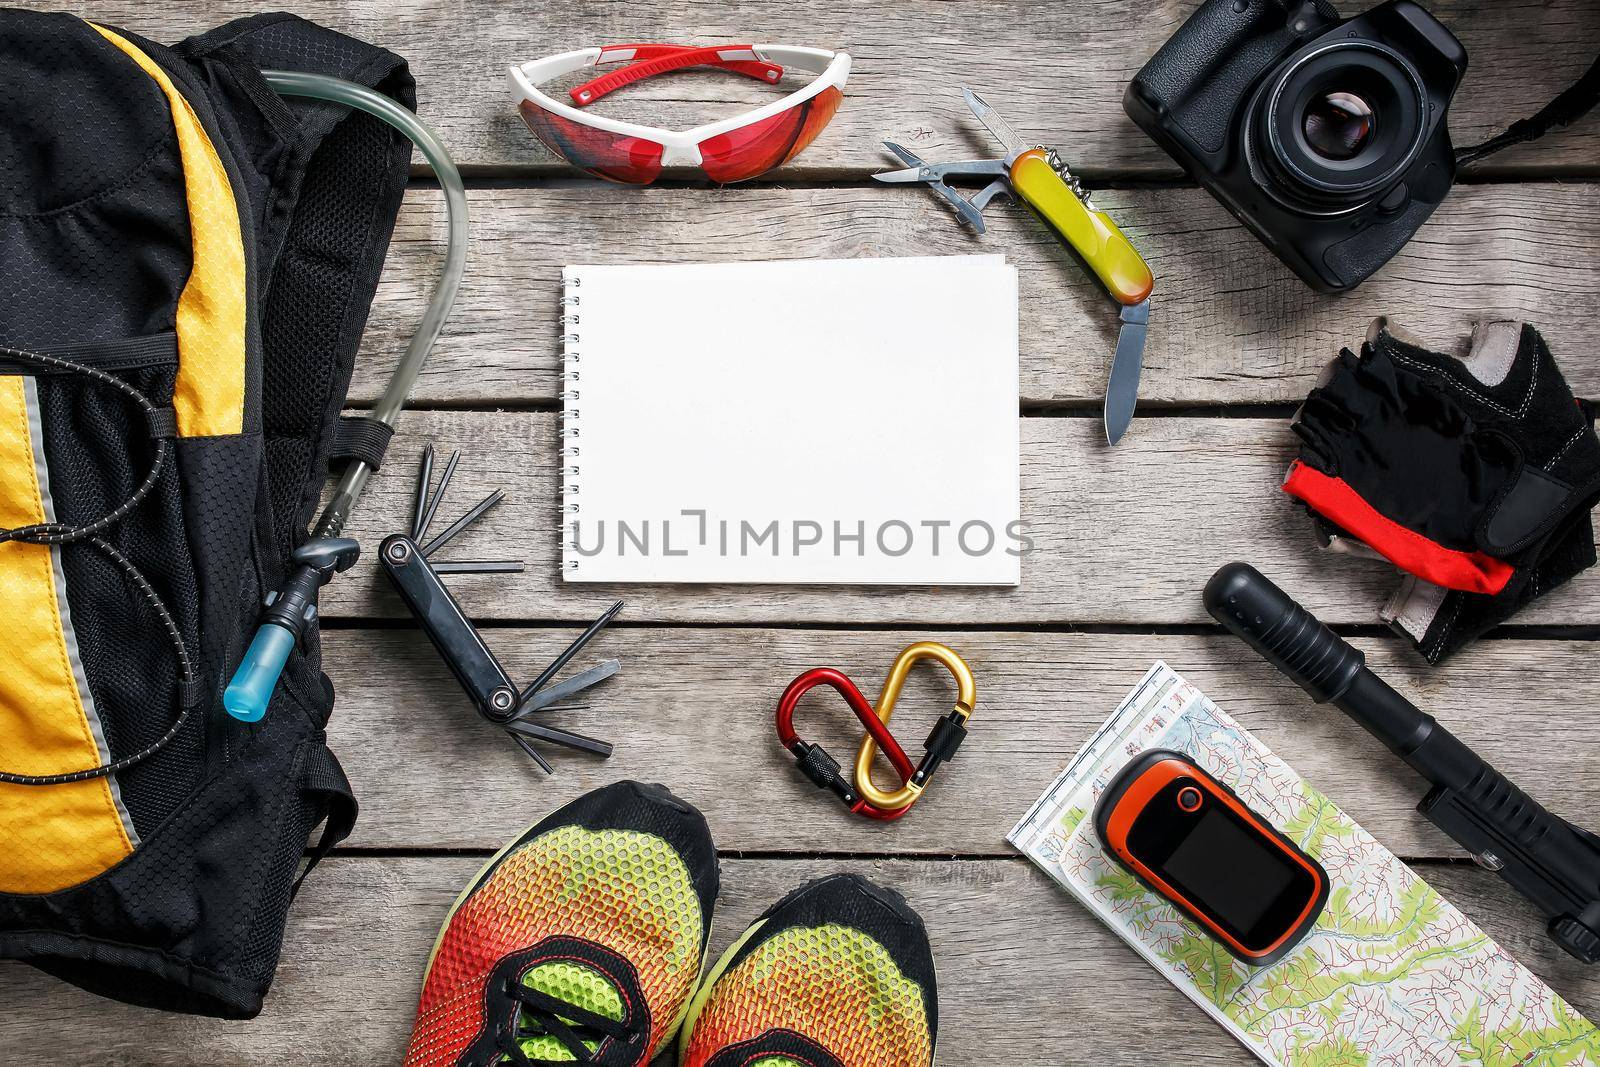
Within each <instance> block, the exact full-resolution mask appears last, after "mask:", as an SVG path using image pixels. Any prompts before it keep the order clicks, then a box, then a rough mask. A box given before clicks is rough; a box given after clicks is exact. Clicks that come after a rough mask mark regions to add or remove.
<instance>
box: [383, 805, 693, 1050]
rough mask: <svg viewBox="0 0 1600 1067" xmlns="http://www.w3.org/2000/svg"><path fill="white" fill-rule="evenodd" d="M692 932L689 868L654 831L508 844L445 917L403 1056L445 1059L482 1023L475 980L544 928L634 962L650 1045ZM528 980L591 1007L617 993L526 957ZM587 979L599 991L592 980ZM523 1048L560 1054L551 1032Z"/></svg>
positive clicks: (567, 833) (566, 829) (668, 1014)
mask: <svg viewBox="0 0 1600 1067" xmlns="http://www.w3.org/2000/svg"><path fill="white" fill-rule="evenodd" d="M702 935H703V925H702V917H701V907H700V898H699V896H698V895H697V893H696V891H695V886H694V882H693V879H692V877H691V875H690V872H689V869H688V867H687V866H686V865H685V863H684V860H683V858H682V857H681V856H680V855H679V854H678V852H677V850H676V849H674V848H673V847H672V846H671V845H670V844H668V843H667V842H666V841H664V840H663V839H662V838H660V837H657V836H655V835H653V834H647V833H640V832H637V831H630V830H613V829H603V830H588V829H585V828H584V827H582V826H578V825H575V824H568V825H561V826H557V827H554V828H552V829H551V830H549V831H548V832H545V833H543V834H540V835H538V836H537V837H534V838H533V839H531V840H529V841H527V842H526V843H524V844H522V845H520V846H518V847H517V848H516V849H514V850H513V851H512V852H510V853H508V854H507V855H506V856H505V857H504V858H503V859H502V860H501V861H500V863H499V864H498V865H497V866H496V867H495V869H494V871H493V872H492V874H490V876H489V877H488V878H487V879H486V880H485V881H484V882H483V884H481V885H479V886H478V887H477V888H476V889H474V890H472V891H471V892H470V893H469V894H468V895H467V897H466V898H465V899H464V900H463V901H462V902H461V904H460V906H459V907H458V908H457V910H456V912H455V914H454V915H453V916H452V917H451V919H450V920H449V922H448V924H447V926H446V929H445V932H444V934H443V935H442V937H441V939H440V943H439V947H438V949H437V952H436V955H435V957H434V959H433V961H432V963H431V964H430V966H429V969H428V975H427V978H426V979H425V980H424V984H423V990H422V1000H421V1004H420V1006H419V1008H418V1011H417V1021H416V1025H415V1027H414V1028H413V1030H412V1038H411V1048H410V1051H409V1053H408V1055H407V1058H406V1063H407V1064H408V1065H411V1067H435V1065H439V1067H442V1065H444V1064H454V1063H455V1062H456V1061H457V1058H458V1057H459V1056H460V1054H461V1051H462V1050H463V1049H464V1048H466V1047H467V1046H468V1044H469V1043H470V1042H471V1041H472V1040H473V1039H474V1038H475V1037H476V1036H477V1035H478V1034H479V1033H481V1032H482V1030H483V1027H484V1022H485V1020H484V1003H485V1001H484V997H485V990H484V983H485V982H486V980H487V979H488V978H489V976H490V972H491V971H492V970H493V969H494V967H495V965H496V964H497V963H498V962H499V961H500V960H501V959H503V958H504V957H505V956H507V955H508V954H511V953H513V952H517V951H520V950H524V949H527V948H529V947H530V946H533V945H536V944H538V943H539V942H540V941H542V940H544V939H545V938H549V937H564V938H576V939H582V940H586V941H590V942H593V943H595V944H597V945H600V946H602V947H604V948H606V949H609V950H610V951H612V952H614V953H616V954H617V955H619V956H621V957H622V958H624V959H626V960H627V961H628V962H629V963H631V964H632V965H633V967H634V969H635V971H636V972H637V977H638V985H639V989H640V991H641V994H642V995H643V997H644V999H645V1001H646V1003H647V1004H648V1006H649V1012H650V1020H651V1034H650V1039H649V1042H648V1044H647V1046H646V1047H647V1048H648V1049H649V1051H650V1053H651V1054H654V1051H655V1050H656V1049H657V1048H658V1046H659V1045H660V1044H661V1043H662V1041H663V1040H664V1039H665V1038H666V1037H668V1036H670V1031H671V1029H672V1028H673V1026H674V1025H675V1024H676V1022H677V1019H678V1016H679V1014H680V1011H681V1009H682V1006H683V1005H684V1004H685V1003H686V1002H687V1000H688V997H689V995H690V993H691V992H692V991H693V988H694V984H695V982H696V980H697V979H698V978H699V975H700V966H701V939H702ZM529 979H532V981H531V982H530V984H534V985H536V986H537V987H538V988H540V989H542V990H543V991H544V992H546V993H548V994H550V995H553V996H556V997H563V998H566V999H568V1000H569V1002H575V1003H577V1004H579V1005H580V1006H586V1007H589V1008H590V1009H591V1010H594V1011H597V1012H598V1013H599V1014H607V1015H609V1014H611V1012H609V1011H607V1010H606V1004H607V1000H608V998H612V997H616V996H625V995H626V993H625V992H624V991H622V990H620V989H618V988H617V987H616V986H614V985H612V984H610V983H605V982H604V981H603V980H602V979H600V978H599V976H598V975H597V974H596V973H595V972H594V971H593V970H591V969H590V968H587V967H573V966H561V967H552V966H549V965H548V963H545V962H542V961H535V962H534V965H533V966H532V967H530V968H529V970H528V971H527V972H525V975H524V977H523V979H522V980H523V981H525V982H528V981H529ZM597 982H600V983H602V984H603V985H606V986H608V987H609V990H610V991H609V992H605V991H602V990H601V989H598V988H596V986H595V983H597ZM610 1003H611V1004H612V1005H619V1004H620V1000H616V999H611V1000H610ZM524 1047H525V1049H526V1050H527V1051H528V1052H529V1053H530V1054H533V1055H538V1056H543V1057H546V1058H550V1059H565V1058H569V1054H567V1053H566V1052H565V1051H564V1050H561V1051H559V1052H556V1051H555V1049H556V1046H555V1045H554V1044H553V1043H550V1042H543V1041H540V1042H537V1043H536V1044H531V1047H530V1044H525V1046H524ZM646 1059H648V1057H646ZM641 1062H643V1061H641Z"/></svg>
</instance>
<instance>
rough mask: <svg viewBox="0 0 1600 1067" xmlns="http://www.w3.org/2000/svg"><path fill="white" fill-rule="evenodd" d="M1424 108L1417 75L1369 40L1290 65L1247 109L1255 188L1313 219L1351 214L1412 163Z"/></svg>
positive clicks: (1325, 47)
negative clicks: (1317, 216)
mask: <svg viewBox="0 0 1600 1067" xmlns="http://www.w3.org/2000/svg"><path fill="white" fill-rule="evenodd" d="M1426 99H1427V98H1426V96H1425V95H1424V91H1423V86H1422V78H1421V76H1420V75H1419V74H1418V73H1417V70H1416V68H1415V67H1414V66H1413V65H1412V64H1411V63H1410V62H1409V61H1408V60H1407V59H1406V58H1405V57H1404V56H1402V55H1401V54H1400V53H1398V52H1396V51H1395V50H1394V49H1392V48H1390V47H1389V46H1388V45H1385V44H1382V43H1380V42H1378V41H1372V40H1366V39H1363V38H1350V39H1346V40H1341V41H1336V42H1334V43H1331V44H1321V45H1314V46H1312V47H1310V48H1308V49H1307V50H1306V51H1304V52H1301V53H1298V54H1296V55H1294V56H1291V57H1290V58H1289V59H1288V60H1287V61H1286V62H1285V63H1284V65H1283V67H1282V68H1281V69H1280V70H1279V71H1278V72H1277V73H1276V74H1275V75H1274V76H1272V77H1270V78H1268V79H1267V81H1266V82H1265V83H1263V86H1262V88H1261V90H1260V91H1259V92H1258V94H1257V95H1256V97H1255V98H1254V99H1253V100H1252V102H1251V104H1250V109H1251V114H1250V115H1249V117H1248V118H1247V122H1248V123H1249V134H1248V140H1247V147H1248V149H1249V151H1250V154H1251V158H1252V168H1253V169H1254V170H1255V171H1256V177H1257V181H1258V183H1259V184H1260V185H1261V186H1262V187H1263V188H1264V189H1265V190H1266V191H1267V192H1269V193H1271V194H1272V195H1273V196H1274V197H1276V198H1277V199H1278V200H1279V201H1281V202H1282V203H1284V204H1285V205H1286V206H1289V207H1293V208H1295V209H1297V210H1304V211H1307V212H1309V213H1312V214H1319V213H1320V214H1326V213H1330V212H1331V213H1338V212H1341V211H1345V210H1349V209H1350V208H1352V207H1355V206H1359V205H1360V204H1361V203H1362V202H1364V201H1366V200H1368V199H1370V198H1372V197H1374V196H1376V195H1381V193H1382V191H1383V190H1384V189H1386V188H1388V187H1389V186H1391V185H1393V183H1394V182H1395V181H1396V180H1398V178H1399V177H1400V175H1401V174H1403V173H1404V172H1405V171H1406V169H1407V168H1409V167H1410V166H1411V164H1412V163H1413V162H1414V161H1415V160H1416V158H1417V154H1418V153H1419V152H1420V151H1421V150H1422V146H1423V143H1424V141H1425V140H1426V136H1427V132H1428V127H1427V114H1428V112H1427V102H1426Z"/></svg>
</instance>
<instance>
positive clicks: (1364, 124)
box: [1300, 89, 1377, 163]
mask: <svg viewBox="0 0 1600 1067" xmlns="http://www.w3.org/2000/svg"><path fill="white" fill-rule="evenodd" d="M1376 119H1377V113H1376V112H1375V111H1374V110H1373V107H1372V105H1371V104H1369V103H1367V101H1366V99H1365V98H1363V97H1361V96H1358V95H1356V94H1355V93H1347V92H1342V91H1340V90H1337V89H1335V90H1331V91H1329V92H1324V93H1318V94H1317V95H1316V96H1314V97H1312V99H1311V103H1310V104H1308V105H1307V106H1306V113H1305V117H1304V118H1303V119H1301V120H1300V128H1301V131H1302V132H1303V133H1304V134H1305V138H1306V144H1308V145H1310V146H1311V150H1312V151H1313V152H1315V153H1316V154H1317V155H1319V156H1321V157H1322V158H1323V159H1328V160H1332V161H1334V162H1336V163H1343V162H1345V161H1347V160H1351V159H1354V158H1356V156H1358V155H1360V154H1361V151H1362V149H1364V148H1366V147H1367V145H1368V144H1370V143H1371V142H1372V136H1373V134H1372V130H1373V124H1374V122H1375V120H1376Z"/></svg>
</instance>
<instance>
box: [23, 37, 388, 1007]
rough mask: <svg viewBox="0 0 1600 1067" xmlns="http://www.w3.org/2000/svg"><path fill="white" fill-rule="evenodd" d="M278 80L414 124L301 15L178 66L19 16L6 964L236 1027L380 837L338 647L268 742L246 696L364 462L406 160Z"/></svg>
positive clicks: (371, 65)
mask: <svg viewBox="0 0 1600 1067" xmlns="http://www.w3.org/2000/svg"><path fill="white" fill-rule="evenodd" d="M265 68H285V69H290V70H307V71H312V72H315V73H323V74H330V75H335V76H338V77H342V78H345V79H349V80H351V81H355V82H359V83H362V84H365V85H368V86H371V87H374V88H377V89H378V90H380V91H381V92H383V93H385V94H387V95H389V96H391V97H393V98H394V99H396V100H398V101H399V102H400V103H402V104H404V105H405V106H407V107H412V106H414V101H413V85H412V80H411V77H410V75H409V73H408V72H407V69H406V65H405V62H404V61H403V60H402V59H400V57H398V56H396V55H393V54H392V53H389V52H386V51H383V50H381V49H378V48H375V47H372V46H370V45H366V44H363V43H362V42H359V41H356V40H352V39H350V38H348V37H345V36H343V35H341V34H338V33H334V32H332V31H329V30H326V29H323V28H321V27H318V26H315V25H312V24H310V23H307V22H305V21H303V20H300V19H298V18H294V17H291V16H288V15H265V16H258V17H254V18H249V19H244V20H241V21H238V22H234V23H230V24H229V25H226V26H223V27H221V28H220V29H217V30H215V31H212V32H210V33H207V34H204V35H202V36H199V37H195V38H192V39H190V40H187V41H185V42H183V43H182V44H179V45H177V46H175V47H172V48H166V47H162V46H160V45H157V44H154V43H152V42H150V41H146V40H143V39H141V38H140V37H138V36H136V35H134V34H132V33H129V32H126V31H123V30H118V29H114V28H111V27H108V26H101V25H96V24H94V23H92V22H88V21H84V20H82V19H79V18H75V17H72V16H68V15H60V14H40V13H33V12H26V11H12V10H0V99H3V100H5V102H6V107H5V111H4V113H3V115H0V620H3V624H0V633H3V636H0V957H3V958H11V959H19V960H25V961H27V962H29V963H31V964H33V965H34V966H36V967H38V968H40V969H42V970H44V971H47V972H49V973H51V974H54V975H57V976H59V977H60V978H62V979H65V980H66V981H69V982H72V983H74V984H77V985H79V986H82V987H84V988H85V989H89V990H91V991H93V992H96V993H100V994H104V995H106V996H109V997H114V998H116V999H119V1000H125V1001H129V1002H133V1003H138V1004H145V1005H151V1006H155V1007H161V1008H167V1009H172V1010H178V1011H188V1012H196V1013H202V1014H208V1015H218V1016H224V1017H248V1016H251V1015H254V1014H255V1013H257V1012H258V1011H259V1010H260V1008H261V1003H262V998H263V996H264V995H265V993H266V990H267V987H268V985H269V983H270V981H271V977H272V974H273V971H274V969H275V967H276V965H277V960H278V956H279V951H280V947H281V942H282V937H283V929H284V922H285V917H286V914H287V910H288V907H289V902H290V897H291V895H292V893H293V889H294V887H295V885H296V871H297V869H298V867H299V865H300V862H301V859H302V855H303V853H304V851H305V848H306V845H307V841H308V837H309V835H310V834H311V832H312V831H313V830H314V829H315V828H316V826H317V825H318V824H319V823H325V824H326V825H325V827H324V830H323V833H322V836H321V838H320V842H319V845H318V846H317V849H316V850H314V851H313V859H315V858H316V856H317V855H320V851H321V850H325V849H326V848H327V847H331V845H332V844H334V843H335V842H337V841H338V840H339V839H341V838H342V837H343V836H344V835H345V834H346V833H348V832H349V829H350V827H351V825H352V824H353V822H354V819H355V812H356V806H355V800H354V797H353V796H352V794H351V791H350V787H349V784H348V782H347V780H346V779H345V776H344V774H343V772H342V771H341V770H340V768H339V764H338V762H337V761H336V760H335V759H334V757H333V755H332V753H331V752H330V751H329V750H328V748H327V745H326V743H325V735H324V732H323V731H324V726H325V724H326V722H327V719H328V716H329V714H330V712H331V710H332V706H333V690H332V686H331V685H330V684H329V682H328V680H327V678H326V677H325V676H324V675H323V674H322V671H321V669H320V658H319V653H318V645H317V634H316V629H315V626H313V627H312V628H311V630H310V632H309V633H308V634H307V635H306V638H305V640H304V641H303V643H302V644H301V646H300V647H299V648H298V649H297V650H296V652H295V654H294V655H293V656H292V657H291V659H290V661H289V664H288V666H287V668H286V669H285V672H284V675H283V680H282V683H281V684H280V685H279V686H278V688H277V690H276V693H275V696H274V699H273V703H272V706H271V708H270V709H269V712H268V714H267V715H266V717H265V718H264V719H262V720H261V721H260V722H259V723H255V724H244V723H240V722H238V721H236V720H234V719H232V718H230V717H228V716H227V715H225V714H223V712H222V709H221V706H220V696H221V692H222V688H223V686H224V684H225V683H226V681H227V678H228V676H229V673H230V671H231V669H232V667H233V666H234V665H235V664H237V663H238V661H239V659H240V656H241V654H242V652H243V650H244V648H245V645H246V644H247V643H248V641H249V639H250V636H251V632H252V631H253V629H254V626H255V622H256V619H257V616H258V613H259V609H260V606H261V602H262V598H263V595H264V591H266V590H271V589H275V588H278V586H279V584H280V583H281V582H282V580H283V577H284V572H285V569H286V560H287V558H288V556H289V553H290V551H291V550H292V549H293V548H294V547H295V546H296V545H297V544H299V543H301V542H302V541H303V540H304V539H305V537H306V528H307V524H308V522H309V520H310V518H311V514H312V511H313V509H314V507H315V505H316V503H317V500H318V494H319V491H320V488H321V486H322V483H323V481H324V479H325V476H326V473H327V470H328V465H329V463H330V461H332V460H336V459H338V458H339V456H340V455H341V454H342V453H343V452H345V451H347V449H346V446H345V444H344V443H343V442H345V441H346V440H347V439H348V438H350V436H351V435H349V434H343V433H341V432H340V429H339V427H340V425H341V424H340V419H339V412H340V409H341V406H342V405H343V403H344V399H345V392H346V389H347V387H348V384H349V380H350V373H351V367H352V365H353V362H354V359H355V354H356V349H357V345H358V343H359V340H360V337H361V332H362V329H363V327H364V325H365V322H366V317H367V312H368V309H369V307H370V305H371V302H372V297H373V293H374V291H375V289H376V286H377V280H378V275H379V272H380V270H381V268H382V264H383V260H384V255H385V252H386V250H387V248H388V243H389V238H390V234H391V232H392V229H393V226H394V221H395V216H396V213H397V211H398V209H399V204H400V199H401V196H402V193H403V190H404V186H405V181H406V175H407V169H408V165H409V161H410V155H411V146H410V143H409V142H408V141H406V140H405V139H404V138H403V137H401V136H400V135H398V134H396V133H394V132H393V131H392V130H391V129H390V128H389V127H387V126H385V125H383V124H381V123H379V122H377V121H375V120H373V119H371V118H368V117H365V116H362V115H358V114H353V113H351V112H349V111H347V110H346V109H344V108H341V107H338V106H335V105H331V104H322V103H313V102H299V101H296V102H294V103H289V102H285V101H284V100H283V99H280V98H279V97H278V96H277V95H276V94H274V93H273V92H272V90H271V89H270V88H269V87H268V86H267V84H266V82H265V81H264V80H263V78H262V76H261V73H260V72H261V70H262V69H265ZM352 454H353V453H352Z"/></svg>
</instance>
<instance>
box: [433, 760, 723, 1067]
mask: <svg viewBox="0 0 1600 1067" xmlns="http://www.w3.org/2000/svg"><path fill="white" fill-rule="evenodd" d="M639 789H640V791H641V792H643V793H644V794H645V795H646V796H648V797H650V798H652V799H655V800H665V801H670V802H671V803H673V804H676V805H681V806H684V807H689V806H690V805H689V802H688V801H686V800H684V799H682V798H681V797H679V796H678V795H677V794H675V793H673V792H672V790H670V789H668V788H667V787H666V786H657V785H647V784H645V783H643V782H640V783H639ZM548 817H549V813H548V812H546V813H545V814H544V815H542V816H540V817H539V818H537V819H535V820H534V821H533V822H531V823H529V824H528V825H527V826H525V827H524V828H523V830H522V832H521V833H519V834H517V835H516V836H515V837H513V838H512V839H511V840H510V841H508V842H507V843H506V844H505V846H504V847H502V848H501V849H500V851H499V852H496V853H495V854H494V855H493V856H490V857H489V859H488V861H487V862H485V863H484V865H483V866H482V867H479V868H478V873H476V874H474V875H473V876H472V879H471V880H470V881H468V882H467V887H466V888H465V889H463V890H462V891H461V892H460V893H458V894H456V899H455V900H454V901H453V902H452V903H451V905H450V910H449V911H448V912H446V913H445V917H444V922H442V923H440V924H439V936H438V937H435V938H434V939H433V948H432V950H430V951H429V952H428V965H427V966H426V967H424V968H423V970H422V983H423V985H427V983H428V975H429V974H431V973H433V961H434V960H435V959H436V958H437V957H438V955H439V949H440V948H442V947H443V946H444V935H445V934H447V933H449V932H450V924H451V923H452V922H454V921H455V917H456V912H458V911H460V910H461V905H463V904H465V903H466V902H467V898H468V897H470V896H471V895H472V894H473V893H474V892H476V891H477V890H478V888H479V887H480V886H482V885H483V883H484V880H485V879H487V878H488V877H489V875H490V873H491V872H493V871H494V869H495V868H496V867H498V866H499V865H500V861H501V860H503V859H505V858H506V856H507V855H509V854H510V853H511V852H512V851H514V850H515V849H517V848H520V847H521V846H522V845H525V844H527V841H528V835H529V834H531V833H533V831H534V828H535V827H537V826H538V825H539V824H540V823H542V822H544V820H545V819H546V818H548ZM715 925H716V916H715V915H714V914H713V916H712V919H711V924H710V925H709V926H707V928H706V937H705V941H704V942H703V943H702V944H701V945H700V953H701V956H702V963H701V966H702V968H703V967H704V966H705V964H704V962H703V957H704V955H705V950H706V946H707V945H709V944H711V935H712V934H713V933H714V932H715V929H714V928H715ZM692 1000H693V998H692V997H691V998H690V1000H689V1001H685V1002H684V1005H683V1007H682V1008H681V1009H679V1011H678V1018H677V1021H676V1022H674V1023H673V1024H672V1027H671V1028H670V1029H669V1030H667V1032H666V1034H665V1035H664V1036H663V1037H662V1038H661V1044H662V1045H663V1046H665V1045H666V1044H667V1043H668V1042H670V1041H672V1040H673V1039H674V1038H675V1037H676V1036H677V1033H678V1030H679V1028H680V1027H682V1025H683V1019H684V1016H685V1014H686V1013H687V1012H688V1010H689V1003H690V1002H691V1001H692Z"/></svg>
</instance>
